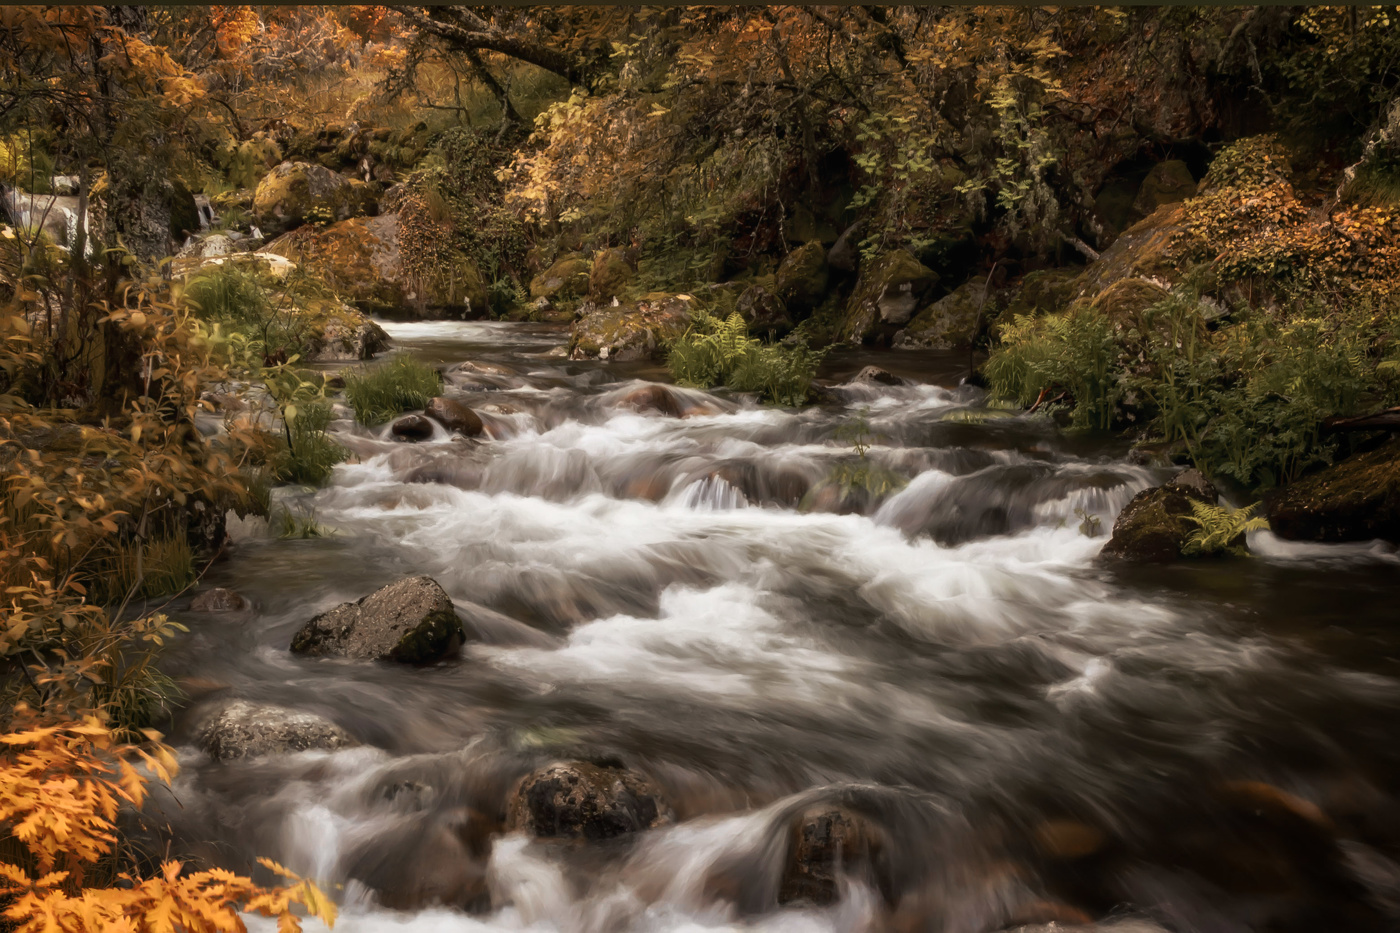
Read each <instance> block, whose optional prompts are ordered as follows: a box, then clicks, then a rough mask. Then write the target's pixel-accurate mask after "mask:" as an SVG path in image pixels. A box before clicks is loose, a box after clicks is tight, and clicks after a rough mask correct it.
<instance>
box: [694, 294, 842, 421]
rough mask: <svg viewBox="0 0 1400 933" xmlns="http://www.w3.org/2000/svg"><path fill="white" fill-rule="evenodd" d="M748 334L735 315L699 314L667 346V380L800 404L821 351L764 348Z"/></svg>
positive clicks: (742, 322)
mask: <svg viewBox="0 0 1400 933" xmlns="http://www.w3.org/2000/svg"><path fill="white" fill-rule="evenodd" d="M748 333H749V329H748V325H747V324H746V323H745V322H744V318H743V317H742V316H741V315H739V314H738V313H737V312H736V313H734V314H731V315H729V317H728V318H726V319H720V318H717V317H712V316H710V315H709V314H706V313H705V312H703V311H701V312H698V313H697V314H696V317H695V321H694V323H693V324H692V325H691V327H690V329H689V330H687V331H686V332H685V333H684V334H683V335H681V336H680V337H679V338H677V339H676V340H675V341H673V342H672V344H671V347H670V353H669V355H668V357H667V364H668V365H669V366H670V369H671V375H672V377H673V378H674V379H675V380H676V382H677V383H678V384H679V385H683V386H694V387H697V388H702V389H708V388H710V387H711V386H717V385H724V386H728V387H729V388H731V389H734V390H735V391H738V392H756V393H758V395H759V396H760V397H761V398H763V399H765V400H766V401H769V402H772V403H774V404H777V405H801V404H802V403H803V402H805V401H806V400H807V392H808V390H809V389H810V388H811V385H812V377H813V376H815V375H816V372H817V367H818V366H819V365H821V361H822V357H824V356H825V355H826V354H825V351H816V350H811V349H809V348H808V347H807V346H806V345H805V344H798V345H796V346H777V345H773V344H764V343H762V342H761V341H759V340H756V339H754V338H752V337H750V336H749V335H748Z"/></svg>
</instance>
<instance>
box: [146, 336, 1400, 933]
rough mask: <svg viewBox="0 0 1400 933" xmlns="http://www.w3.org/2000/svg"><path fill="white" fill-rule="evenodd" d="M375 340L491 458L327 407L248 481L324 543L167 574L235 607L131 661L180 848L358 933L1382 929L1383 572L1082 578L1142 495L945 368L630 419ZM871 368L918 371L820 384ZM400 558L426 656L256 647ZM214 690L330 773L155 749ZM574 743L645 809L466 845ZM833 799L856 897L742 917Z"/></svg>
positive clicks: (245, 530) (1348, 563)
mask: <svg viewBox="0 0 1400 933" xmlns="http://www.w3.org/2000/svg"><path fill="white" fill-rule="evenodd" d="M386 327H387V328H388V329H389V330H390V333H391V334H392V336H393V337H394V340H395V343H396V346H397V347H398V349H397V350H396V351H395V352H405V353H412V354H415V355H417V356H419V357H420V358H423V359H425V360H428V361H430V362H433V363H435V364H444V365H445V366H448V367H451V369H450V371H449V376H448V379H449V394H452V395H454V396H456V397H459V398H461V399H462V400H464V401H466V402H467V403H468V404H470V405H472V406H473V407H474V408H475V409H477V410H478V411H479V412H480V413H481V414H482V415H483V418H484V420H485V421H486V424H487V429H488V433H489V435H490V436H489V437H487V438H483V439H481V440H475V441H466V440H463V439H455V440H454V439H451V438H448V437H446V436H440V437H437V438H435V439H433V440H430V441H427V442H423V443H419V444H407V443H396V442H394V441H393V440H391V439H390V438H389V437H388V435H387V430H386V429H384V428H380V429H376V430H371V429H366V428H363V427H359V426H356V425H355V424H354V423H353V421H348V420H341V421H339V422H337V423H336V425H335V430H336V433H337V438H338V439H339V440H340V441H341V442H342V443H343V444H344V445H345V446H346V447H347V448H349V449H350V450H351V451H352V452H353V453H354V455H355V459H354V461H353V462H351V463H348V464H344V465H341V466H339V467H337V468H336V471H335V475H334V478H333V480H332V481H331V483H330V484H329V485H328V486H327V487H325V488H323V489H320V490H315V491H312V490H304V491H298V490H281V491H280V492H279V500H278V501H279V502H280V503H281V504H282V507H284V508H290V509H293V510H296V511H298V512H299V513H300V514H302V515H304V516H305V517H307V518H308V519H309V520H312V521H314V522H315V523H316V524H317V525H318V526H320V527H321V528H323V529H324V530H325V531H326V532H327V533H326V534H325V535H324V536H321V537H312V538H302V539H283V538H278V537H275V536H273V535H272V534H269V533H268V532H267V531H266V530H265V529H263V528H260V527H259V525H258V523H257V522H247V523H236V527H235V529H234V532H235V541H234V544H233V546H232V548H231V551H230V557H229V559H228V560H225V561H223V562H221V563H219V564H217V565H216V566H215V567H214V568H213V569H212V570H211V572H210V573H209V575H208V576H207V577H206V580H205V583H206V584H210V585H220V586H226V587H229V588H231V589H233V590H236V591H237V592H239V593H241V594H242V595H243V596H244V597H246V598H247V599H248V600H250V601H251V604H252V608H251V609H249V610H247V611H242V612H234V613H222V614H217V615H211V614H199V613H180V612H177V613H175V615H176V617H177V618H179V619H180V620H181V621H183V622H185V623H186V624H187V625H189V626H190V628H191V629H192V631H191V633H190V635H189V636H187V637H185V638H183V639H182V640H181V641H180V643H179V644H178V645H176V646H175V648H174V649H173V651H172V653H171V655H170V656H169V659H168V662H167V664H166V667H167V668H168V669H169V670H170V672H171V673H172V674H174V675H176V676H177V677H179V678H180V679H181V680H182V681H183V682H184V683H185V685H186V688H187V690H189V692H190V693H191V695H192V698H193V701H192V703H191V708H190V711H189V712H187V713H186V714H184V715H183V716H182V717H180V718H179V719H178V720H177V722H176V723H175V725H174V729H173V732H172V741H174V742H175V743H176V744H177V745H178V746H179V747H180V753H181V758H182V766H183V770H182V773H181V776H180V777H179V778H178V779H177V782H176V784H175V786H174V788H173V791H172V793H173V799H169V798H164V799H162V800H161V801H160V802H158V805H157V807H156V809H155V811H153V812H157V813H158V814H159V818H160V819H161V820H162V821H163V822H164V823H167V824H168V827H169V829H170V831H171V832H172V833H173V836H174V838H175V840H176V848H177V850H178V851H179V852H182V853H185V854H189V855H193V856H196V857H207V858H212V859H215V860H217V861H219V862H220V863H221V864H225V865H229V866H230V867H235V868H247V867H249V866H251V865H252V863H253V859H254V857H255V856H258V855H262V856H268V857H271V858H274V859H277V860H279V861H281V862H283V863H285V864H286V865H288V866H289V867H290V868H292V869H293V870H296V871H299V872H301V873H303V874H307V875H310V876H312V877H314V878H316V879H318V880H320V881H322V882H324V883H325V884H327V885H331V886H336V885H339V886H341V887H340V889H339V890H338V892H337V897H338V898H339V899H340V900H341V901H342V909H343V914H342V917H341V920H340V922H338V923H337V927H336V928H337V929H344V930H349V931H355V933H358V931H378V930H414V931H420V930H421V931H449V930H450V931H458V930H527V929H528V930H539V931H559V933H565V931H567V933H607V931H666V933H680V931H698V930H721V929H744V930H763V931H783V933H796V931H818V930H822V931H825V930H830V931H856V930H872V931H873V930H939V931H948V933H964V931H966V933H982V931H991V930H999V929H1004V928H1007V927H1008V926H1010V925H1015V924H1017V923H1022V922H1032V921H1044V920H1050V919H1055V918H1056V917H1059V918H1060V919H1061V920H1062V921H1065V920H1072V919H1074V918H1075V917H1081V918H1082V917H1092V918H1093V919H1094V920H1095V921H1097V923H1098V926H1097V927H1096V928H1097V929H1105V930H1107V929H1116V930H1120V931H1121V933H1128V931H1149V930H1160V929H1166V930H1172V931H1182V933H1195V931H1200V933H1215V931H1265V930H1267V931H1294V930H1297V931H1303V930H1309V931H1317V930H1330V931H1337V930H1382V929H1390V928H1394V927H1395V926H1396V925H1400V919H1397V918H1400V911H1397V905H1400V866H1397V859H1400V806H1397V794H1396V792H1397V790H1400V742H1397V741H1396V739H1397V737H1400V730H1397V728H1396V711H1397V710H1400V663H1397V660H1396V659H1397V656H1400V652H1397V648H1398V647H1400V635H1397V631H1398V630H1397V629H1396V627H1395V622H1396V615H1397V611H1396V609H1395V605H1396V603H1395V595H1396V586H1395V581H1396V572H1397V563H1400V562H1398V561H1397V559H1396V556H1395V554H1394V552H1393V550H1392V549H1388V548H1385V547H1380V546H1347V547H1320V546H1303V545H1295V544H1289V543H1286V542H1282V541H1279V540H1277V539H1275V538H1273V537H1272V536H1271V535H1269V534H1268V533H1256V534H1255V535H1254V536H1253V539H1252V542H1251V543H1252V544H1253V546H1254V548H1255V550H1256V551H1257V552H1258V556H1256V557H1254V558H1252V559H1248V560H1236V561H1229V562H1214V563H1213V562H1198V563H1194V564H1186V563H1183V564H1178V565H1172V566H1161V567H1126V568H1113V567H1107V566H1104V565H1101V564H1100V563H1098V562H1096V556H1097V554H1098V552H1099V550H1100V548H1101V547H1102V546H1103V544H1104V543H1105V542H1106V540H1107V537H1106V533H1107V531H1108V530H1109V529H1110V528H1111V527H1112V524H1113V519H1114V516H1115V515H1116V514H1117V512H1118V511H1119V510H1120V509H1121V508H1122V507H1123V506H1124V505H1125V504H1126V503H1127V502H1128V500H1129V499H1130V498H1132V496H1133V495H1134V494H1135V493H1137V492H1138V491H1140V490H1142V489H1144V488H1146V487H1148V486H1150V485H1153V484H1155V483H1157V482H1160V481H1161V480H1162V479H1163V478H1165V476H1166V475H1167V473H1166V472H1164V471H1161V470H1155V469H1152V468H1149V467H1147V466H1143V465H1137V464H1134V463H1132V462H1130V461H1129V459H1128V458H1127V457H1126V453H1127V451H1126V448H1125V447H1124V446H1123V445H1122V444H1121V443H1119V442H1116V441H1112V440H1103V439H1097V440H1096V439H1086V438H1082V437H1080V438H1076V437H1073V436H1070V435H1066V434H1062V433H1060V432H1059V431H1057V430H1056V429H1055V427H1054V425H1053V424H1052V423H1051V422H1050V421H1049V420H1047V419H1044V418H1040V417H1034V416H1032V417H1026V416H1024V415H1022V414H1019V413H1017V412H1011V411H1006V410H1003V409H1001V408H997V407H994V406H989V405H988V404H987V400H986V398H985V397H984V395H983V394H982V393H981V392H980V391H979V390H977V389H975V388H971V387H965V386H959V385H958V378H959V376H960V375H962V374H963V373H964V372H965V366H966V361H965V358H963V357H961V356H959V355H956V354H938V353H910V354H897V353H873V352H867V353H860V354H857V353H848V354H846V355H844V356H842V355H836V356H834V357H832V358H831V359H829V360H828V363H827V366H826V370H825V372H824V373H823V375H824V376H825V377H827V378H829V379H831V380H834V381H835V382H837V383H839V384H838V385H837V386H836V387H835V388H834V389H832V390H831V393H830V395H829V396H828V397H826V398H825V399H824V401H823V403H822V404H820V405H814V406H812V407H809V408H806V409H803V410H785V409H774V408H764V407H760V406H757V405H755V404H753V403H752V402H751V401H747V400H745V399H742V398H736V397H732V396H728V395H726V394H725V393H722V392H720V393H703V392H698V391H690V390H677V391H676V394H675V395H674V396H672V397H673V398H676V399H679V402H678V404H679V405H681V406H682V407H684V409H685V410H686V411H687V412H688V414H687V416H686V417H684V418H679V417H674V416H672V415H668V414H666V413H662V412H658V411H654V410H638V409H637V407H636V406H637V401H638V399H642V400H645V399H647V398H649V397H650V396H648V395H646V394H645V393H642V394H640V395H639V394H638V392H637V390H638V389H645V387H646V385H647V383H648V382H663V381H665V378H664V372H663V371H662V370H660V369H659V368H657V367H655V366H651V365H648V364H611V365H610V364H604V363H597V362H572V361H569V360H567V359H565V358H563V356H562V354H561V351H560V349H559V348H560V346H561V345H562V344H563V343H565V342H566V341H567V330H566V329H560V328H557V327H550V326H544V325H524V324H520V325H512V324H495V323H463V322H458V323H451V322H439V323H413V324H402V323H401V324H386ZM869 363H878V365H880V366H883V367H885V368H886V369H888V370H890V371H892V372H894V373H896V374H901V375H906V376H911V377H915V378H916V379H917V380H918V381H919V383H920V384H912V385H885V384H881V383H878V382H870V381H863V382H851V381H849V380H850V378H851V377H852V376H853V375H854V374H855V373H856V372H857V371H858V370H860V369H861V367H863V366H865V365H867V364H869ZM462 364H465V365H462ZM885 485H887V486H888V488H887V489H885V488H884V486H885ZM865 487H873V488H874V489H875V494H869V493H866V492H864V491H863V489H864V488H865ZM420 573H422V574H428V575H429V576H431V577H433V578H434V579H435V580H437V581H438V582H439V583H440V584H441V585H442V586H443V587H444V588H445V589H446V590H447V592H448V593H449V594H450V595H451V596H452V597H453V598H454V600H458V601H460V604H461V606H462V607H463V615H464V617H465V618H466V619H467V629H468V632H469V635H470V637H469V639H468V643H467V644H466V645H465V647H464V648H463V650H462V652H461V654H460V656H459V657H456V658H453V659H451V660H448V661H445V662H442V663H440V664H436V665H431V666H426V667H420V668H414V667H407V666H392V665H389V664H380V663H366V662H354V661H341V660H315V659H306V658H301V657H296V656H293V655H292V654H290V653H289V651H288V644H289V642H290V640H291V638H292V635H293V634H294V633H295V632H296V630H297V628H298V627H299V626H300V625H301V623H303V622H304V621H305V620H307V619H308V618H310V617H311V616H313V615H315V614H316V613H318V612H321V611H323V610H326V609H328V608H330V607H332V606H334V605H336V604H338V603H340V602H343V601H346V600H352V599H357V598H359V597H361V596H363V595H365V594H367V593H369V592H370V591H371V590H373V589H374V588H376V587H378V586H381V585H383V584H386V583H389V582H391V581H393V580H396V579H398V578H400V577H403V576H405V575H409V574H420ZM479 607H486V608H487V609H489V610H492V611H490V612H485V611H482V610H481V609H480V608H479ZM228 697H241V698H246V699H249V700H255V701H258V702H268V703H275V704H279V705H283V706H287V707H291V708H294V709H299V710H306V711H309V712H313V713H316V714H319V715H321V716H324V717H326V718H328V719H330V720H333V721H334V722H336V723H337V724H339V725H340V726H342V727H343V728H344V729H345V730H347V731H348V732H349V733H350V734H351V735H353V736H354V737H355V738H356V739H357V740H358V741H359V742H360V743H362V744H361V745H359V746H358V747H354V748H346V749H340V750H336V751H307V752H301V753H298V754H294V755H289V756H281V757H272V758H261V759H251V760H248V759H244V760H236V761H228V762H211V761H210V760H209V759H208V758H207V757H206V756H205V755H204V754H203V753H202V752H200V751H199V750H197V749H196V748H194V747H193V745H192V744H191V726H190V723H191V722H192V721H193V717H194V716H195V714H196V713H197V711H198V710H199V709H201V708H202V707H204V706H205V705H207V704H208V703H212V702H215V701H219V700H223V699H227V698H228ZM600 756H601V757H605V758H607V759H608V760H616V761H621V762H623V763H625V764H626V765H628V766H629V767H633V768H637V769H640V770H641V771H643V772H645V773H646V774H648V775H650V777H651V778H652V779H653V780H654V781H655V782H656V784H657V785H658V786H659V787H660V788H662V790H663V791H664V793H665V796H666V798H667V799H668V801H669V803H670V805H671V807H672V808H673V810H674V812H675V821H674V823H673V824H672V825H669V826H664V827H661V828H657V829H653V830H650V831H648V832H645V833H643V834H641V835H640V836H638V837H635V838H628V839H623V840H618V841H615V842H612V843H605V844H604V843H597V844H593V843H589V844H584V843H579V844H555V843H548V842H544V841H535V840H528V839H526V838H524V837H523V836H520V835H491V834H488V833H487V830H488V829H489V828H490V826H491V825H492V823H491V818H490V817H488V816H483V814H493V813H496V812H498V811H499V810H500V809H501V808H502V807H503V806H504V800H505V796H506V794H507V793H508V792H509V789H510V786H511V784H512V783H513V782H514V781H515V780H517V779H518V778H519V777H520V776H521V775H523V774H524V773H526V772H527V771H529V770H530V769H531V768H534V767H538V766H540V765H543V764H546V763H548V762H550V761H552V760H555V759H561V758H571V757H591V758H595V759H596V758H599V757H600ZM835 804H839V805H841V806H843V807H846V808H847V809H849V810H851V811H853V812H858V813H859V814H861V815H862V819H864V820H866V821H868V823H869V824H870V825H871V826H872V827H874V828H873V830H872V832H874V833H875V834H877V835H878V837H879V840H880V842H879V851H880V856H879V858H878V859H877V860H876V863H877V870H875V871H874V872H873V873H872V874H870V875H869V876H868V877H867V876H857V875H855V874H853V875H852V877H851V878H850V879H849V880H845V881H843V882H842V883H841V887H840V889H839V896H838V897H837V899H836V900H835V902H834V903H830V904H821V905H817V904H811V903H806V904H803V903H797V904H788V905H780V904H779V903H778V902H777V886H778V883H779V878H780V876H781V874H782V872H783V870H784V868H783V862H784V860H785V858H786V842H785V840H787V839H788V838H789V833H790V827H791V825H792V820H793V819H794V815H795V814H798V813H801V812H803V811H804V810H808V809H810V808H812V807H814V806H815V807H818V808H819V807H821V806H825V805H835ZM483 891H485V892H486V894H485V895H483V894H482V892H483ZM434 901H445V902H447V903H445V904H444V903H434ZM467 907H470V908H471V909H465V908H467ZM254 926H255V928H257V927H256V924H254ZM269 929H270V927H269Z"/></svg>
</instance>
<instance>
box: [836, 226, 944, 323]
mask: <svg viewBox="0 0 1400 933" xmlns="http://www.w3.org/2000/svg"><path fill="white" fill-rule="evenodd" d="M936 284H938V275H937V274H936V273H935V272H934V271H933V270H932V269H930V268H928V267H927V266H925V265H924V264H923V263H921V262H919V260H917V259H915V258H914V254H913V253H911V252H909V251H908V250H907V249H897V250H894V251H893V252H890V253H886V254H885V255H883V256H881V257H880V258H878V259H876V260H875V261H874V262H872V263H870V265H869V267H868V268H865V269H863V270H862V272H861V275H860V278H859V279H858V280H857V281H856V288H855V291H854V292H853V293H852V295H851V299H850V301H849V302H847V304H846V316H845V320H843V321H842V323H841V327H840V330H839V333H838V339H841V340H845V341H847V342H848V343H864V342H865V341H866V340H868V339H870V337H871V336H873V335H874V334H875V332H876V330H877V329H878V328H879V326H880V325H882V324H884V325H894V326H898V325H903V324H906V323H908V322H909V320H910V318H911V317H913V315H914V309H915V308H917V307H918V306H919V304H920V302H921V301H922V300H923V298H924V297H925V296H926V295H927V294H928V293H929V291H930V290H931V289H932V288H933V287H934V285H936Z"/></svg>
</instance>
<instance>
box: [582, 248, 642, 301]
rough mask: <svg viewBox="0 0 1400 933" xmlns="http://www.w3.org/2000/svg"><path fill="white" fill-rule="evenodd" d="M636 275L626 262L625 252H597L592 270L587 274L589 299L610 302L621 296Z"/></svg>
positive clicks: (614, 250) (634, 270) (609, 250)
mask: <svg viewBox="0 0 1400 933" xmlns="http://www.w3.org/2000/svg"><path fill="white" fill-rule="evenodd" d="M636 274H637V270H636V268H635V267H634V266H633V265H632V263H631V262H629V261H628V258H627V251H626V250H624V249H621V248H613V249H602V250H599V251H598V252H597V253H596V254H595V255H594V257H593V268H592V270H591V271H590V272H589V274H588V294H589V297H591V298H592V299H593V300H594V301H611V300H612V299H613V298H616V297H617V296H618V295H621V294H622V291H623V289H625V288H626V287H627V284H628V283H629V282H631V281H632V277H633V276H635V275H636Z"/></svg>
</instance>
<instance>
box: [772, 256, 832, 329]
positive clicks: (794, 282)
mask: <svg viewBox="0 0 1400 933" xmlns="http://www.w3.org/2000/svg"><path fill="white" fill-rule="evenodd" d="M827 278H828V273H827V268H826V247H824V246H822V244H821V243H820V242H818V241H816V240H813V241H812V242H811V243H808V244H806V245H805V246H800V247H798V248H797V249H795V250H793V251H792V252H791V253H788V254H787V256H786V258H784V259H783V261H782V263H781V264H780V265H779V266H778V272H777V275H776V277H775V282H774V291H775V292H776V294H777V296H778V297H779V298H781V299H782V301H783V304H784V305H785V306H786V308H787V309H788V310H790V311H792V312H793V313H795V314H799V315H800V314H803V313H805V312H807V311H810V310H812V308H814V307H816V306H817V305H818V304H820V303H821V300H822V299H823V298H825V297H826V286H827Z"/></svg>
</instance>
